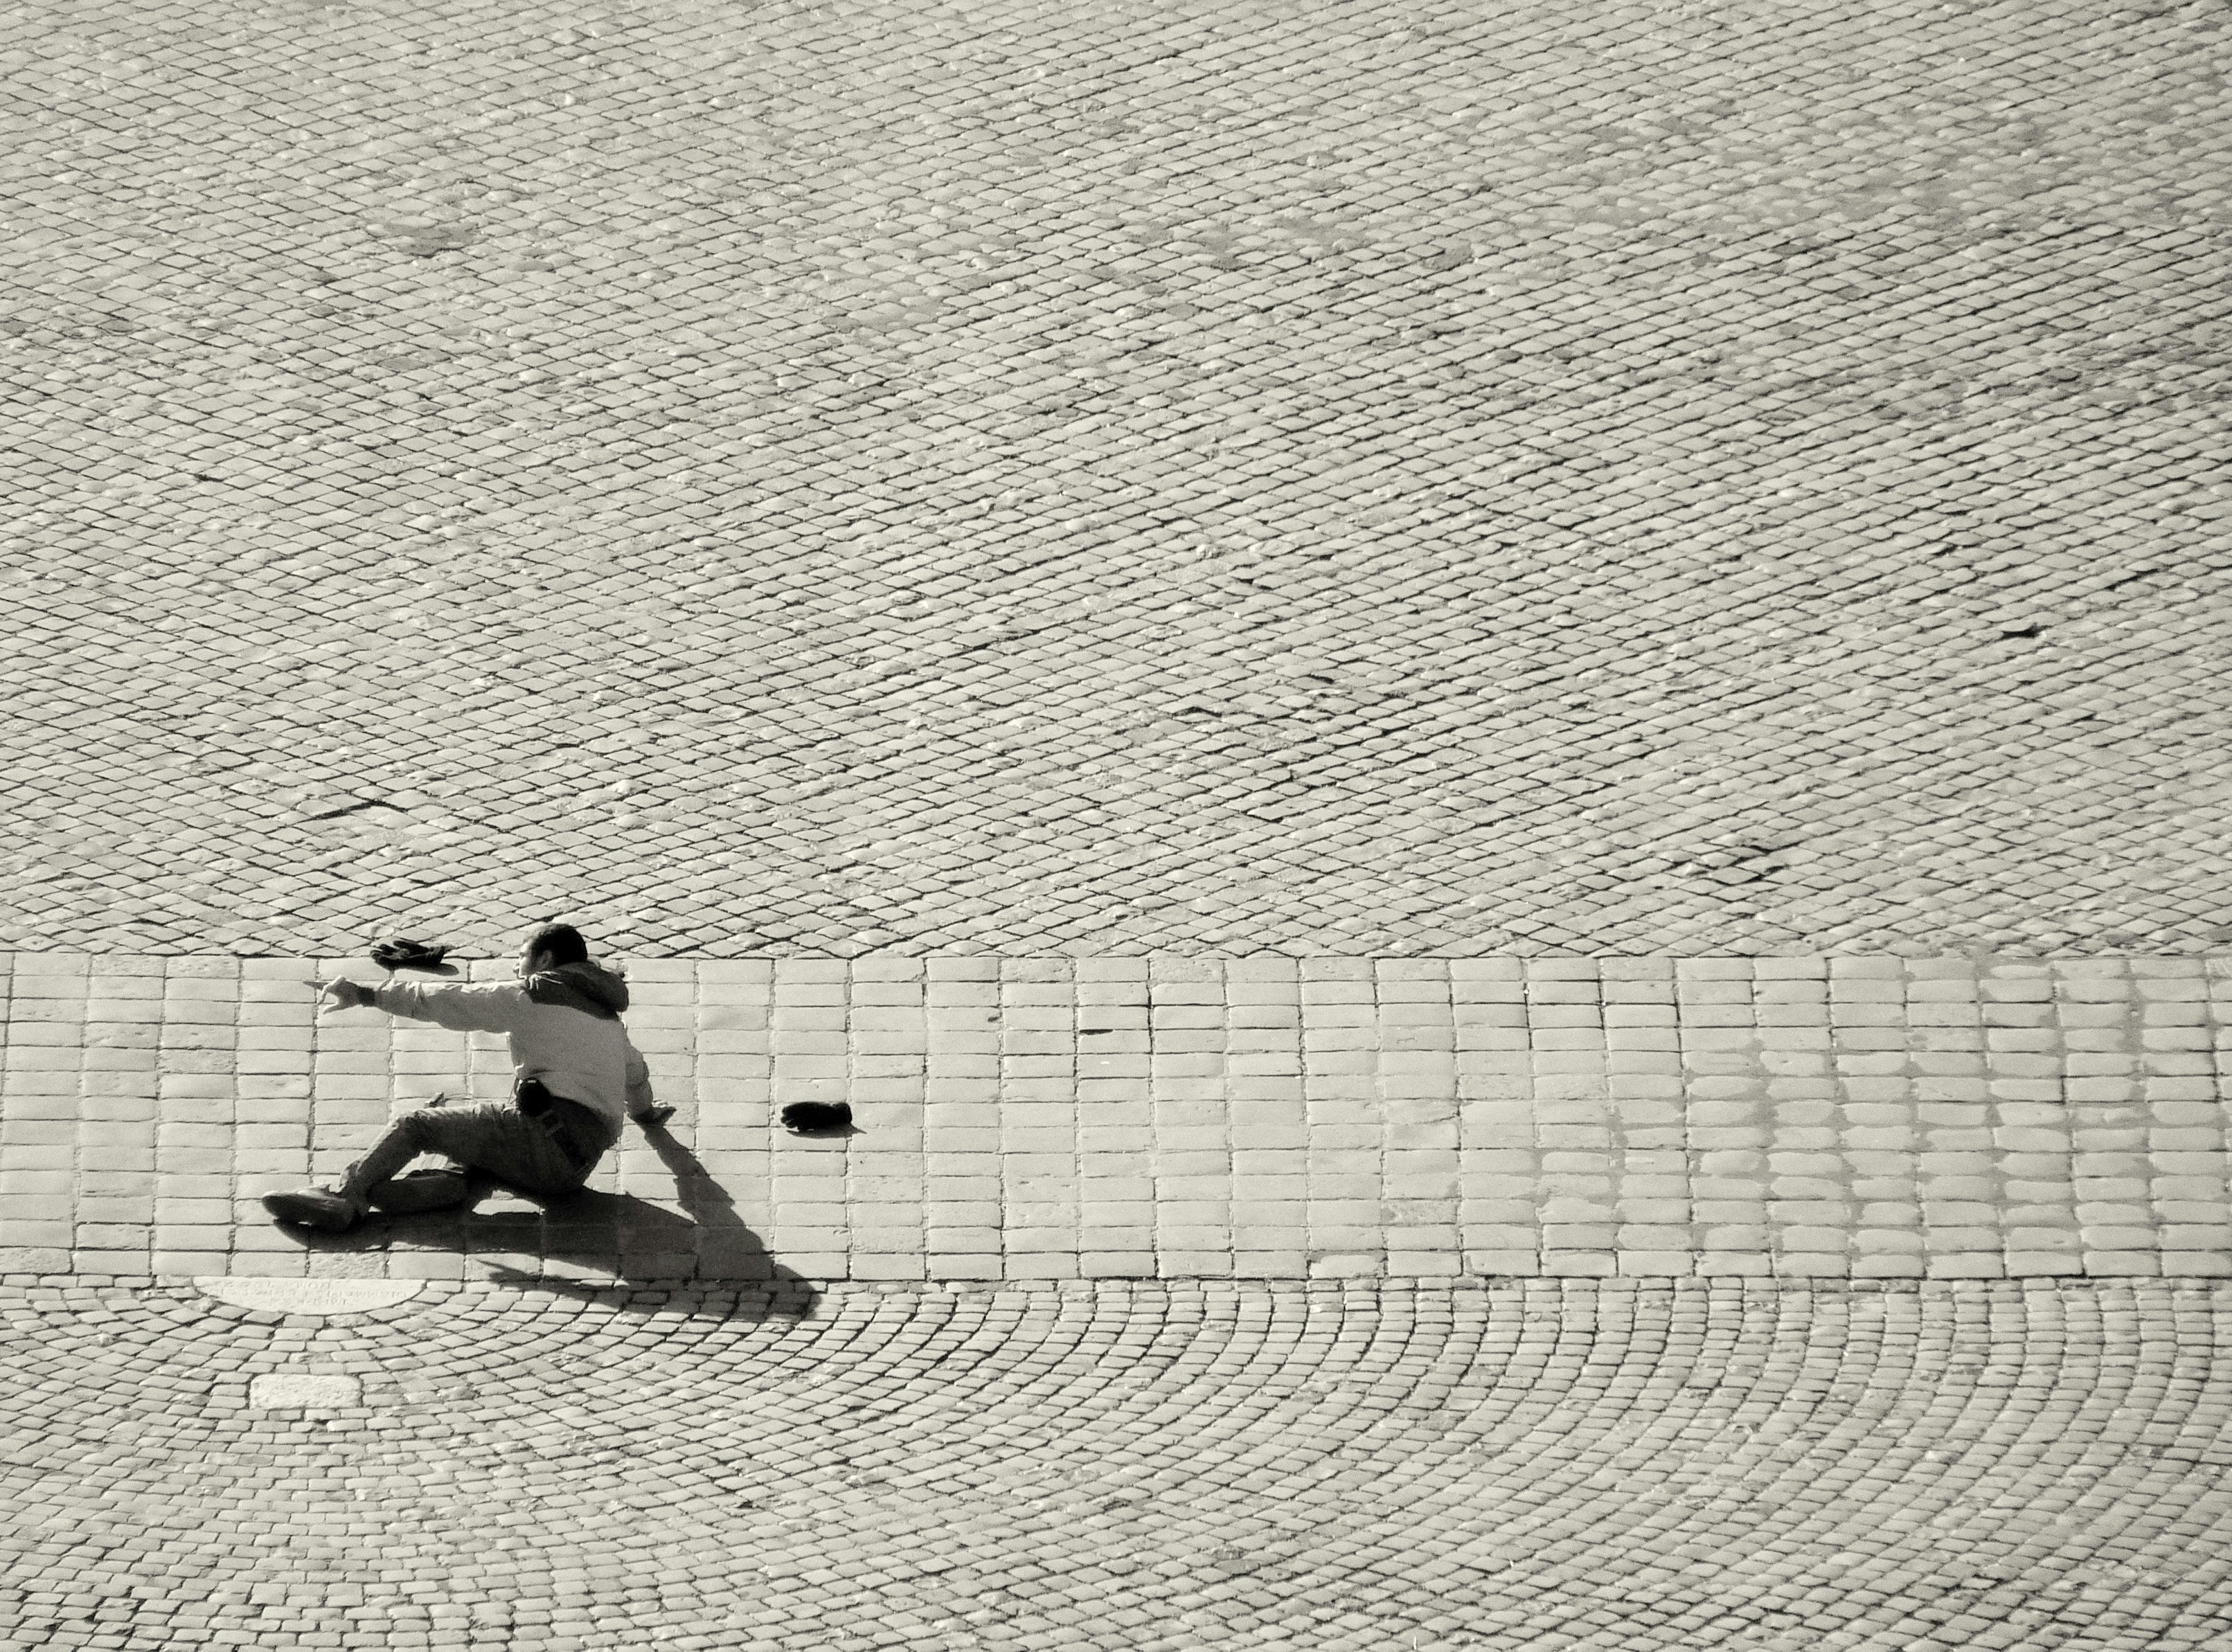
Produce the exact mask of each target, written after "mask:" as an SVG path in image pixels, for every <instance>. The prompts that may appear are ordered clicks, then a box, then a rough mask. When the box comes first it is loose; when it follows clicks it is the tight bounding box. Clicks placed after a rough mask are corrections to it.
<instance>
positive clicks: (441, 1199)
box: [371, 1170, 473, 1216]
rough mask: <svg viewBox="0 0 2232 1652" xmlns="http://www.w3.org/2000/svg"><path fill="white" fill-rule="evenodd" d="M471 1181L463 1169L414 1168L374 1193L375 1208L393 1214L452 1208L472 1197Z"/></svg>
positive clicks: (405, 1214)
mask: <svg viewBox="0 0 2232 1652" xmlns="http://www.w3.org/2000/svg"><path fill="white" fill-rule="evenodd" d="M472 1194H473V1185H472V1181H471V1179H470V1177H468V1176H466V1175H465V1173H464V1171H463V1170H413V1171H412V1172H411V1174H410V1175H408V1176H397V1177H396V1178H395V1180H393V1182H388V1183H387V1184H386V1186H385V1187H381V1188H378V1189H374V1190H373V1193H372V1195H371V1198H372V1206H373V1209H375V1210H384V1211H386V1213H387V1214H388V1215H391V1216H415V1215H419V1214H420V1213H421V1212H423V1211H428V1210H452V1209H455V1208H457V1206H459V1205H461V1204H464V1203H465V1202H467V1201H468V1200H470V1198H471V1197H472Z"/></svg>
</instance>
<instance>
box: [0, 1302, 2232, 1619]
mask: <svg viewBox="0 0 2232 1652" xmlns="http://www.w3.org/2000/svg"><path fill="white" fill-rule="evenodd" d="M806 1306H807V1304H806V1303H805V1302H804V1301H803V1300H802V1299H778V1300H775V1301H773V1302H770V1300H769V1299H768V1298H767V1297H765V1296H763V1295H754V1294H751V1293H749V1292H748V1293H745V1294H743V1295H742V1296H738V1295H736V1294H735V1293H728V1294H716V1295H705V1294H699V1293H695V1292H684V1291H673V1292H666V1291H657V1292H644V1293H639V1294H633V1295H629V1294H623V1293H619V1292H613V1293H608V1294H601V1295H599V1294H591V1295H588V1296H586V1297H571V1296H567V1295H563V1294H552V1293H542V1292H510V1291H491V1290H487V1289H482V1288H471V1287H459V1286H428V1287H425V1289H424V1291H423V1292H422V1294H421V1296H420V1297H419V1298H418V1299H414V1300H412V1301H410V1302H406V1303H405V1304H403V1305H400V1306H399V1307H395V1308H390V1309H386V1310H381V1311H379V1312H372V1313H366V1314H356V1315H345V1316H335V1317H332V1318H319V1317H311V1316H303V1315H295V1316H288V1315H282V1314H280V1313H277V1312H252V1311H246V1310H243V1309H242V1308H239V1307H236V1306H230V1305H220V1304H217V1303H216V1302H213V1301H211V1299H208V1298H206V1297H204V1296H203V1295H202V1294H201V1293H200V1292H198V1291H197V1290H196V1289H195V1288H194V1287H193V1286H191V1285H188V1284H185V1283H180V1284H178V1285H175V1286H152V1287H151V1286H149V1285H147V1284H146V1282H145V1281H136V1282H127V1281H117V1282H115V1283H114V1284H106V1283H101V1284H84V1283H81V1284H78V1285H75V1286H62V1287H53V1286H44V1287H42V1286H23V1285H16V1286H10V1287H8V1288H5V1289H4V1290H0V1310H4V1312H5V1324H6V1330H5V1332H4V1335H5V1338H6V1341H5V1349H6V1359H5V1370H7V1373H8V1375H7V1377H6V1378H5V1379H4V1382H0V1404H4V1406H5V1407H6V1416H7V1420H8V1422H9V1423H10V1441H9V1444H8V1447H7V1450H6V1454H5V1459H4V1461H0V1479H4V1480H5V1482H6V1484H7V1486H8V1487H9V1491H10V1501H11V1503H12V1505H13V1507H14V1509H15V1510H16V1521H15V1523H14V1524H13V1525H12V1526H10V1527H9V1528H8V1529H7V1530H6V1532H5V1534H4V1535H0V1634H4V1635H6V1636H8V1637H9V1638H10V1643H11V1644H14V1645H19V1646H27V1647H28V1646H39V1647H104V1648H119V1649H138V1648H157V1647H180V1646H209V1645H220V1646H222V1645H238V1646H251V1647H256V1648H258V1649H262V1648H268V1647H343V1646H347V1647H367V1648H431V1647H445V1646H447V1647H459V1646H468V1647H480V1646H488V1647H504V1648H509V1649H515V1652H570V1649H587V1648H597V1649H605V1648H636V1647H645V1646H675V1647H686V1648H709V1649H710V1648H738V1649H777V1648H785V1649H800V1652H827V1649H832V1648H843V1647H860V1648H876V1649H890V1648H901V1647H905V1648H925V1649H929V1648H936V1649H951V1652H962V1649H968V1648H974V1647H1016V1648H1059V1647H1079V1648H1112V1649H1113V1648H1123V1649H1127V1652H1129V1649H1140V1652H1145V1649H1157V1652H1201V1649H1210V1648H1230V1649H1258V1648H1262V1647H1268V1646H1274V1645H1277V1646H1290V1647H1296V1648H1309V1649H1328V1652H1330V1649H1335V1648H1339V1649H1353V1652H1389V1649H1406V1652H1407V1649H1430V1652H1442V1649H1456V1648H1499V1649H1510V1652H1542V1649H1588V1652H1636V1649H1643V1648H1664V1649H1670V1652H1672V1649H1680V1652H1690V1649H1694V1648H1697V1647H1710V1646H1722V1647H1732V1648H1746V1649H1779V1652H1814V1649H1823V1648H1828V1649H1847V1648H1850V1649H1881V1652H1910V1649H1915V1648H1924V1647H1950V1646H1969V1647H1982V1648H2008V1649H2024V1652H2029V1649H2048V1648H2064V1649H2067V1648H2078V1649H2131V1652H2165V1649H2175V1648H2186V1647H2190V1648H2197V1649H2207V1648H2211V1647H2222V1646H2223V1645H2225V1644H2227V1643H2228V1642H2232V1561H2228V1560H2227V1558H2226V1552H2227V1546H2228V1539H2232V1492H2228V1491H2227V1489H2226V1488H2225V1485H2224V1469H2225V1467H2226V1466H2227V1465H2228V1464H2232V1438H2228V1436H2227V1422H2228V1418H2232V1370H2228V1367H2227V1364H2226V1361H2225V1358H2224V1355H2223V1349H2222V1344H2224V1342H2225V1341H2226V1338H2227V1337H2228V1334H2232V1292H2228V1290H2227V1288H2226V1287H2225V1286H2223V1285H2221V1284H2207V1283H2201V1282H2190V1283H2187V1284H2184V1285H2173V1284H2171V1283H2170V1282H2168V1281H2136V1280H2128V1281H2112V1282H2096V1283H2074V1284H2073V1283H2069V1282H2049V1281H2034V1282H2032V1283H2031V1284H2030V1285H2028V1286H2020V1285H2015V1284H2012V1283H2002V1284H1997V1285H1992V1284H1985V1283H1982V1282H1964V1283H1947V1284H1935V1283H1923V1284H1919V1285H1917V1284H1914V1283H1911V1282H1910V1283H1906V1284H1901V1285H1894V1286H1882V1287H1868V1286H1826V1285H1817V1286H1813V1287H1811V1288H1806V1287H1798V1288H1789V1287H1783V1288H1768V1289H1762V1288H1760V1287H1758V1286H1746V1285H1744V1284H1742V1283H1741V1282H1739V1281H1733V1280H1729V1281H1719V1282H1710V1283H1709V1282H1706V1281H1702V1280H1691V1281H1684V1282H1678V1283H1677V1282H1673V1281H1655V1282H1647V1283H1641V1284H1638V1283H1634V1282H1619V1281H1607V1282H1601V1283H1600V1282H1596V1281H1581V1280H1536V1281H1530V1282H1527V1283H1523V1284H1513V1285H1509V1286H1497V1287H1495V1288H1481V1287H1478V1286H1460V1287H1457V1288H1450V1287H1446V1286H1445V1287H1442V1288H1439V1289H1436V1288H1415V1289H1411V1288H1398V1287H1396V1286H1385V1285H1358V1284H1353V1283H1352V1284H1346V1285H1340V1284H1335V1285H1327V1286H1300V1285H1292V1286H1280V1285H1264V1284H1255V1285H1238V1284H1226V1285H1223V1286H1219V1285H1216V1284H1204V1285H1197V1286H1155V1285H1139V1286H1135V1285H1128V1284H1126V1285H1119V1284H1112V1283H1106V1282H1103V1283H1100V1284H1097V1285H1091V1286H1038V1287H1015V1286H1004V1287H1001V1288H998V1289H989V1290H973V1291H972V1290H968V1289H959V1290H938V1289H931V1288H927V1287H923V1286H911V1287H886V1288H884V1289H880V1290H879V1289H875V1288H870V1287H860V1286H847V1287H840V1288H839V1289H837V1290H834V1291H832V1292H828V1293H827V1295H826V1296H824V1297H822V1298H821V1299H820V1300H819V1301H818V1302H817V1303H814V1304H813V1305H811V1308H810V1311H808V1312H804V1313H801V1312H800V1310H801V1308H805V1307H806Z"/></svg>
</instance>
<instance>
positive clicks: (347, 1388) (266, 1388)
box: [248, 1371, 364, 1411]
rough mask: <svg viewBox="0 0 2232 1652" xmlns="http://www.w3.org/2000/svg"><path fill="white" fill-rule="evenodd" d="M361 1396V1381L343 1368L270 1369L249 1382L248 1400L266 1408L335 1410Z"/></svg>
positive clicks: (362, 1392)
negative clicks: (312, 1369)
mask: <svg viewBox="0 0 2232 1652" xmlns="http://www.w3.org/2000/svg"><path fill="white" fill-rule="evenodd" d="M363 1397H364V1385H363V1384H362V1383H360V1382H358V1381H357V1379H356V1378H355V1377H351V1376H350V1375H349V1374H348V1373H347V1372H346V1371H269V1372H266V1373H265V1374H264V1375H263V1376H261V1377H252V1378H250V1381H249V1384H248V1403H250V1405H252V1406H256V1407H257V1408H258V1409H263V1410H266V1411H275V1410H289V1411H292V1410H300V1411H337V1410H340V1409H343V1408H345V1407H347V1406H353V1405H355V1404H358V1403H360V1402H361V1401H362V1399H363Z"/></svg>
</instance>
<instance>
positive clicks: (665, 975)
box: [0, 953, 2232, 1280]
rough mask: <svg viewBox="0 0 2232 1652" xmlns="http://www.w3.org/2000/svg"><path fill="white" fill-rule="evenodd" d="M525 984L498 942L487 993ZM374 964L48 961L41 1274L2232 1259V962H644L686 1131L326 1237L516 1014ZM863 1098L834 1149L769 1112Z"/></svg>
mask: <svg viewBox="0 0 2232 1652" xmlns="http://www.w3.org/2000/svg"><path fill="white" fill-rule="evenodd" d="M506 968H507V966H505V965H503V964H498V963H493V962H485V963H475V964H472V965H470V968H469V970H468V972H467V973H468V975H501V974H502V973H503V971H504V969H506ZM340 969H350V970H352V971H353V973H354V975H356V976H357V977H358V978H360V979H367V978H375V977H376V972H375V971H373V969H371V968H370V967H369V966H368V965H367V964H365V963H364V962H362V961H355V962H351V961H346V960H331V959H328V960H307V959H277V958H263V959H248V960H234V959H230V958H221V957H185V958H169V959H165V958H156V957H126V956H85V955H73V954H61V953H54V954H36V955H22V956H16V957H15V958H14V959H13V960H12V961H11V968H10V971H9V974H8V976H7V981H8V987H9V992H8V996H7V999H6V1005H7V1010H8V1014H7V1020H6V1034H7V1043H6V1047H5V1052H4V1061H5V1066H4V1067H0V1199H4V1205H0V1247H4V1248H0V1267H4V1269H5V1271H7V1272H10V1273H18V1274H32V1273H65V1272H70V1271H73V1270H74V1271H76V1272H81V1273H96V1274H109V1275H133V1276H136V1275H143V1274H148V1273H159V1274H191V1275H210V1274H228V1273H234V1274H243V1275H255V1274H267V1273H268V1274H279V1275H313V1276H315V1275H320V1274H331V1275H347V1274H361V1275H373V1274H380V1275H386V1276H389V1277H393V1278H399V1279H409V1278H467V1277H496V1278H520V1277H534V1276H537V1275H545V1274H555V1275H574V1274H578V1275H583V1276H587V1277H593V1278H613V1279H637V1280H641V1279H671V1278H683V1277H698V1278H705V1279H721V1278H735V1279H769V1278H788V1277H796V1278H802V1279H860V1280H876V1279H894V1280H896V1279H945V1280H972V1279H983V1280H990V1279H1016V1280H1027V1279H1064V1278H1075V1277H1137V1278H1153V1277H1191V1276H1240V1277H1258V1278H1307V1277H1325V1276H1389V1277H1424V1276H1442V1277H1450V1276H1498V1275H1526V1274H1547V1275H1612V1274H1644V1275H1687V1274H1702V1275H1712V1274H1759V1275H1768V1274H1773V1275H1785V1276H1791V1275H1796V1276H1822V1275H1836V1276H1850V1277H1859V1278H1869V1277H1878V1278H1893V1277H1900V1276H1931V1277H1947V1276H1952V1277H1963V1276H1972V1277H2001V1276H2008V1275H2032V1274H2080V1273H2081V1274H2165V1275H2190V1274H2225V1273H2232V1215H2228V1208H2232V1207H2228V1201H2227V1188H2228V1183H2227V1176H2228V1169H2232V1160H2228V1156H2227V1149H2226V1140H2225V1117H2224V1109H2223V1096H2222V1081H2221V1079H2220V1077H2219V1069H2218V1057H2217V1054H2216V1050H2217V1048H2218V1047H2219V1046H2221V1045H2222V1043H2223V1042H2224V1040H2225V1039H2226V1036H2227V1034H2226V1031H2225V1020H2226V1009H2225V1005H2226V1004H2227V1002H2228V1001H2232V957H2225V956H2209V957H2206V958H2203V957H2170V958H2165V957H2131V956H2111V957H2098V956H2095V957H2086V958H2074V959H2065V960H2056V961H2040V960H2031V959H1994V958H1984V959H1970V958H1963V957H1944V958H1908V959H1901V958H1894V957H1889V956H1852V957H1831V958H1820V957H1814V958H1757V959H1744V958H1699V959H1683V960H1671V959H1660V958H1635V959H1602V960H1591V959H1584V958H1573V957H1546V958H1532V959H1523V960H1522V959H1518V958H1459V959H1440V958H1379V959H1372V958H1361V957H1347V958H1344V957H1323V958H1305V959H1300V960H1296V959H1283V958H1230V959H1215V958H1200V957H1185V956H1148V957H1131V958H1125V957H1109V958H1089V959H1074V960H1073V959H1067V958H992V957H982V956H937V957H931V958H926V959H925V958H898V957H868V958H861V959H857V960H853V961H849V962H848V961H845V960H837V959H759V960H736V961H730V962H689V961H678V960H672V959H669V960H657V959H645V960H639V961H637V962H634V963H633V965H631V966H630V978H631V983H632V987H633V993H634V1003H633V1006H632V1007H631V1009H630V1011H629V1014H628V1018H627V1019H628V1023H629V1027H630V1031H631V1033H632V1036H633V1038H634V1039H635V1040H636V1042H637V1043H638V1045H639V1046H640V1047H641V1048H642V1049H643V1050H644V1052H645V1053H646V1058H647V1059H648V1060H649V1062H650V1064H651V1066H652V1074H653V1083H654V1086H655V1088H656V1089H657V1091H658V1092H659V1096H660V1097H661V1098H662V1099H664V1100H665V1101H668V1102H671V1103H672V1104H673V1105H675V1106H676V1107H677V1108H678V1116H677V1117H676V1118H675V1120H674V1121H673V1124H672V1127H671V1132H661V1133H658V1134H653V1135H646V1134H643V1133H641V1132H639V1131H638V1130H635V1129H633V1128H631V1130H630V1131H629V1132H628V1134H627V1136H626V1138H625V1139H624V1142H623V1143H622V1145H621V1146H620V1148H619V1149H618V1150H616V1151H614V1152H613V1153H612V1154H610V1155H608V1156H607V1158H606V1160H605V1161H604V1162H603V1163H602V1164H601V1165H600V1167H599V1169H598V1171H597V1172H596V1174H595V1176H594V1178H593V1180H592V1182H591V1184H590V1191H589V1193H588V1194H587V1195H584V1197H582V1198H581V1199H580V1200H576V1201H572V1202H566V1203H561V1204H558V1205H554V1206H552V1207H550V1208H547V1209H546V1208H540V1207H538V1206H536V1205H535V1204H533V1203H530V1202H528V1201H526V1200H524V1199H522V1198H517V1197H514V1196H512V1195H505V1194H498V1195H495V1196H493V1197H491V1198H490V1200H489V1201H487V1202H484V1203H483V1204H482V1205H481V1206H480V1207H479V1208H478V1209H477V1211H475V1212H474V1213H472V1214H470V1215H463V1216H460V1215H455V1214H448V1215H436V1216H421V1217H412V1218H396V1219H381V1220H379V1221H375V1222H373V1223H372V1224H369V1225H367V1228H364V1229H363V1230H361V1231H360V1232H359V1233H356V1234H349V1235H346V1236H341V1237H338V1238H329V1237H315V1236H312V1237H305V1236H304V1235H302V1234H299V1233H297V1232H295V1231H293V1230H289V1229H285V1228H280V1227H277V1226H276V1225H275V1224H273V1223H272V1222H271V1221H269V1218H268V1217H267V1216H266V1215H264V1213H263V1210H262V1208H260V1206H259V1205H257V1203H256V1197H257V1195H261V1194H263V1193H265V1192H269V1191H271V1190H274V1189H281V1188H287V1187H293V1186H299V1185H302V1184H303V1183H304V1182H309V1181H312V1180H320V1181H328V1180H332V1179H334V1178H336V1177H337V1176H339V1174H340V1173H341V1169H343V1167H344V1166H345V1165H346V1164H347V1163H348V1162H349V1161H350V1160H352V1159H353V1158H354V1157H356V1156H359V1155H360V1153H361V1152H362V1151H363V1150H364V1148H365V1146H366V1145H367V1143H369V1142H370V1141H371V1139H372V1138H373V1136H374V1135H375V1134H376V1133H377V1132H378V1131H379V1130H380V1127H381V1125H382V1124H383V1123H384V1122H385V1121H386V1119H387V1118H389V1117H390V1116H391V1114H392V1113H393V1112H394V1111H397V1110H399V1109H401V1108H404V1107H406V1106H409V1105H415V1104H418V1103H420V1102H423V1101H424V1100H425V1099H426V1098H429V1097H430V1096H431V1095H432V1094H433V1093H434V1092H437V1091H438V1090H444V1089H446V1090H447V1091H449V1092H451V1094H452V1095H454V1096H458V1097H472V1098H484V1099H494V1098H501V1097H502V1096H503V1094H504V1093H506V1088H507V1084H508V1078H509V1066H508V1058H507V1057H506V1055H505V1053H504V1051H503V1047H502V1045H501V1041H500V1040H496V1039H494V1038H490V1037H483V1036H480V1035H464V1034H457V1033H447V1032H444V1031H442V1030H441V1029H438V1028H434V1027H426V1026H422V1025H420V1024H417V1023H412V1022H407V1021H401V1020H391V1019H390V1018H388V1017H386V1015H384V1014H380V1012H378V1011H373V1010H355V1011H347V1012H328V1013H327V1014H322V1015H321V1014H318V1013H317V1009H316V1005H315V993H314V991H313V989H312V988H311V987H310V985H309V984H308V982H309V981H310V980H311V979H312V978H313V977H315V976H316V975H321V974H328V975H329V974H331V973H334V972H335V971H337V970H340ZM840 1099H841V1100H846V1101H848V1102H850V1104H851V1105H852V1107H853V1115H854V1119H855V1124H856V1128H855V1130H854V1131H853V1133H852V1134H850V1135H848V1136H841V1137H821V1138H814V1137H797V1136H793V1135H790V1134H788V1133H786V1132H785V1131H784V1130H782V1128H781V1127H780V1125H779V1124H777V1123H776V1122H775V1120H776V1115H777V1113H778V1112H779V1110H780V1109H781V1108H782V1106H784V1105H787V1104H788V1103H790V1102H793V1101H801V1100H817V1101H829V1100H840Z"/></svg>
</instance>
